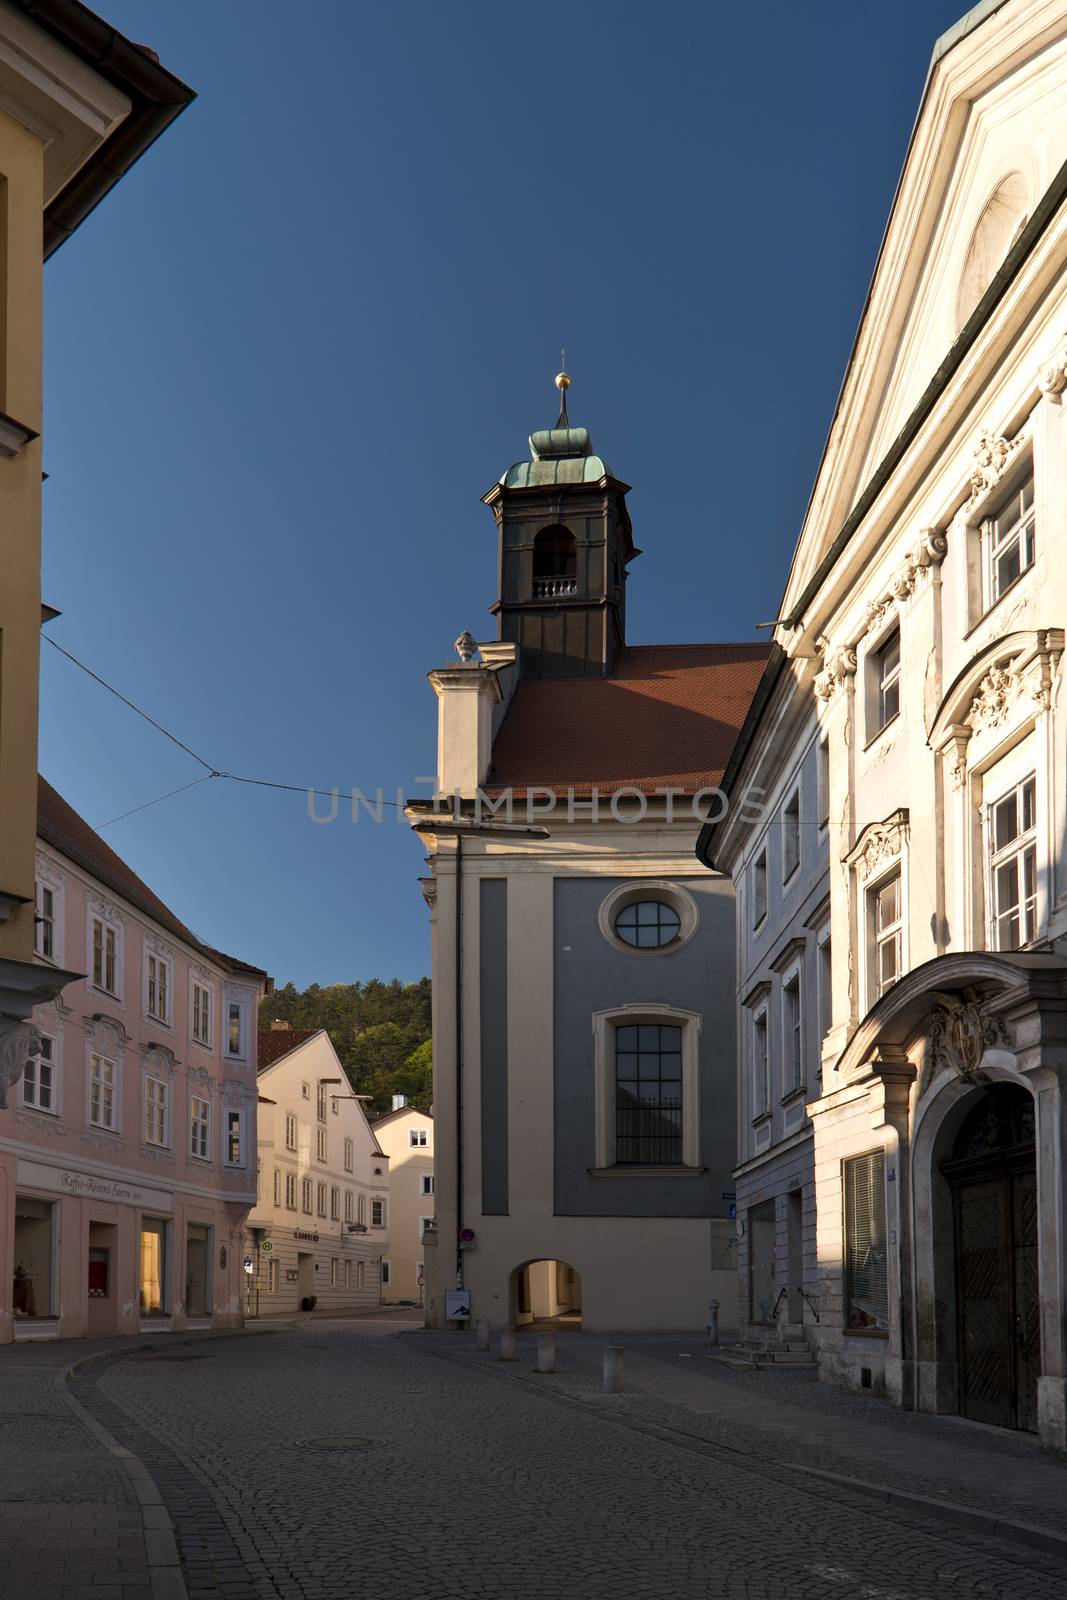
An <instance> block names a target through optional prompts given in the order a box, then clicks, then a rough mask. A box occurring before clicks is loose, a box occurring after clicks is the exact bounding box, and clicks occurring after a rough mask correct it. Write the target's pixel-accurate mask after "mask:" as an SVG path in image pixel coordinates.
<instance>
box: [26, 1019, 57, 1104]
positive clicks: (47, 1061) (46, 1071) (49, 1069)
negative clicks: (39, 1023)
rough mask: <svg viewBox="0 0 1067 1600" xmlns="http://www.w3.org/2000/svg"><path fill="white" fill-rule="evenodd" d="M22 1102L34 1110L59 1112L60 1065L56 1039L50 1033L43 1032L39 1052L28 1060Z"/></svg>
mask: <svg viewBox="0 0 1067 1600" xmlns="http://www.w3.org/2000/svg"><path fill="white" fill-rule="evenodd" d="M22 1104H23V1105H24V1106H31V1107H32V1108H33V1110H34V1111H47V1112H49V1113H50V1115H52V1116H53V1117H54V1116H58V1114H59V1065H58V1062H57V1059H56V1041H55V1039H54V1038H53V1036H52V1035H51V1034H50V1033H42V1035H41V1048H40V1051H39V1053H38V1054H37V1055H35V1056H29V1057H28V1058H27V1060H26V1066H25V1068H24V1070H23V1074H22Z"/></svg>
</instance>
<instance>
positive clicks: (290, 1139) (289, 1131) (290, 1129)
mask: <svg viewBox="0 0 1067 1600" xmlns="http://www.w3.org/2000/svg"><path fill="white" fill-rule="evenodd" d="M285 1148H286V1149H287V1150H295V1149H296V1118H295V1117H294V1116H293V1115H292V1113H291V1112H287V1113H286V1118H285Z"/></svg>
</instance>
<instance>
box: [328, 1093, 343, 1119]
mask: <svg viewBox="0 0 1067 1600" xmlns="http://www.w3.org/2000/svg"><path fill="white" fill-rule="evenodd" d="M330 1110H331V1111H332V1112H333V1114H334V1116H335V1117H339V1116H340V1115H341V1097H340V1095H337V1094H332V1095H331V1096H330Z"/></svg>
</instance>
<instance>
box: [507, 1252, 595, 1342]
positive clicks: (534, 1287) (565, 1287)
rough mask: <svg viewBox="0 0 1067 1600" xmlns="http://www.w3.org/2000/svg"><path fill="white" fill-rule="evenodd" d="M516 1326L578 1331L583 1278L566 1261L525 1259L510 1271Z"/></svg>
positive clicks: (580, 1317) (580, 1320) (551, 1330)
mask: <svg viewBox="0 0 1067 1600" xmlns="http://www.w3.org/2000/svg"><path fill="white" fill-rule="evenodd" d="M510 1294H511V1311H512V1321H513V1323H514V1325H515V1327H516V1328H526V1329H530V1330H533V1331H535V1332H536V1331H538V1330H544V1331H546V1332H567V1331H568V1330H570V1331H573V1332H577V1331H578V1330H579V1329H580V1328H581V1326H582V1280H581V1278H580V1276H579V1274H578V1272H577V1271H576V1269H575V1268H574V1267H572V1266H571V1265H570V1264H569V1262H566V1261H555V1260H547V1259H546V1260H541V1261H524V1262H523V1263H522V1265H521V1266H518V1267H516V1268H515V1270H514V1272H513V1273H512V1274H511V1285H510Z"/></svg>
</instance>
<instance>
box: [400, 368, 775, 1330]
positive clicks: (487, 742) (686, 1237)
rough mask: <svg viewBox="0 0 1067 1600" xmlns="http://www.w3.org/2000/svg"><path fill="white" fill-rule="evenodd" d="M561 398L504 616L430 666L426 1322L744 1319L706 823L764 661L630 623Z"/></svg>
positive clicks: (612, 526) (525, 502) (423, 809)
mask: <svg viewBox="0 0 1067 1600" xmlns="http://www.w3.org/2000/svg"><path fill="white" fill-rule="evenodd" d="M557 383H558V385H559V387H560V388H561V390H562V392H563V396H564V405H563V409H562V412H561V415H560V418H559V421H558V423H557V425H556V427H555V428H550V429H545V430H543V431H541V432H538V433H535V434H534V435H533V436H532V437H531V440H530V455H529V458H528V459H526V460H524V461H521V462H519V463H517V464H515V465H514V466H512V467H511V468H510V469H509V470H508V471H507V472H506V473H505V474H504V475H503V477H502V478H501V479H500V481H499V482H498V483H497V484H495V485H494V486H493V488H492V489H491V490H490V491H489V493H488V494H487V495H486V496H485V502H486V504H487V505H488V506H489V507H490V508H491V510H492V511H493V514H494V517H495V519H496V525H497V533H498V543H499V565H498V571H499V575H500V577H499V592H498V596H497V600H496V603H495V605H494V606H493V608H492V609H493V611H494V613H495V615H496V618H497V638H496V639H495V640H492V641H487V642H484V643H482V644H480V645H479V644H476V642H475V640H474V639H473V638H472V637H471V636H470V635H469V634H464V635H462V636H461V638H460V639H459V640H458V641H457V653H458V655H459V660H458V661H457V662H454V663H453V664H451V665H449V666H445V667H441V668H440V669H438V670H436V671H433V672H431V673H430V674H429V678H430V683H431V685H432V687H433V690H434V693H435V695H436V697H437V705H438V758H437V794H436V797H435V799H434V800H432V801H428V802H426V803H425V804H420V805H412V806H410V807H409V812H408V815H409V817H410V819H411V821H412V823H413V826H414V827H415V828H416V830H417V831H418V833H419V834H420V836H421V838H422V840H423V841H424V844H425V847H426V849H427V851H428V861H429V867H430V874H429V876H428V877H427V878H426V879H424V880H423V889H424V892H425V895H426V899H427V902H428V904H429V907H430V911H431V921H432V929H433V1005H434V1017H433V1032H434V1135H435V1144H436V1154H435V1172H434V1187H435V1196H434V1198H435V1211H436V1227H435V1228H430V1229H427V1230H426V1232H425V1233H424V1238H423V1253H424V1258H425V1274H426V1317H427V1321H428V1323H429V1324H430V1325H433V1326H445V1325H448V1324H449V1322H450V1321H454V1320H455V1317H454V1316H450V1313H455V1312H456V1311H457V1310H459V1309H460V1308H459V1307H458V1306H457V1304H456V1301H455V1299H454V1298H453V1296H454V1295H455V1293H456V1291H457V1290H459V1289H461V1290H463V1291H464V1292H465V1293H466V1294H467V1295H469V1315H470V1317H471V1318H473V1319H478V1318H482V1317H484V1318H487V1319H488V1320H489V1322H490V1324H491V1325H492V1326H494V1327H502V1326H507V1325H517V1326H520V1327H521V1326H523V1325H529V1324H531V1323H535V1322H537V1323H540V1322H542V1321H545V1320H547V1321H548V1322H549V1323H550V1324H551V1325H552V1326H558V1327H567V1326H575V1325H577V1324H578V1323H579V1322H581V1324H582V1325H583V1326H585V1327H587V1328H598V1329H609V1328H612V1329H614V1328H653V1327H659V1328H689V1329H691V1328H700V1327H703V1326H704V1324H705V1323H706V1321H707V1317H708V1306H709V1301H711V1300H713V1299H714V1300H717V1301H718V1302H719V1304H720V1315H721V1317H722V1320H723V1323H724V1325H726V1326H730V1325H736V1318H737V1308H736V1270H735V1231H734V1224H733V1221H732V1219H731V1209H732V1205H733V1193H732V1190H733V1180H732V1177H731V1172H732V1168H733V1164H734V1145H735V1099H734V1069H733V1060H734V1007H733V993H734V932H733V922H734V914H733V903H732V902H733V890H732V886H731V883H730V880H729V879H728V878H727V877H723V876H721V875H709V874H708V873H707V872H706V871H705V870H704V869H703V868H702V867H700V866H699V865H698V864H697V863H696V862H695V861H694V858H693V844H694V841H695V838H696V835H697V832H698V829H699V818H700V817H701V816H702V815H703V813H704V810H705V809H706V805H707V800H708V797H709V795H710V794H711V793H712V792H713V790H714V786H715V785H716V784H717V782H718V780H719V777H720V776H721V773H722V768H723V765H724V763H725V760H726V757H727V754H728V752H729V749H730V747H731V746H732V744H733V741H734V739H735V737H736V734H737V730H738V729H739V727H740V725H741V722H742V720H743V718H744V715H745V712H746V710H747V708H748V703H749V699H750V697H751V693H752V689H753V687H754V685H755V683H756V681H757V679H758V677H759V674H760V672H761V670H762V668H763V665H764V663H765V661H766V658H767V650H766V648H765V647H763V646H760V645H651V646H633V645H630V644H629V643H628V642H627V638H626V585H627V582H628V568H629V564H630V563H631V562H632V561H633V560H634V558H635V557H636V556H637V555H638V554H639V551H638V550H637V548H636V546H635V544H634V540H633V532H632V529H631V524H630V518H629V514H628V512H627V508H626V493H627V486H626V484H624V483H623V482H622V481H621V480H620V479H618V478H617V477H616V476H615V475H614V474H613V472H612V471H611V469H610V467H608V466H607V464H606V463H605V462H604V461H603V460H602V459H601V458H600V457H599V456H597V455H595V454H594V452H593V448H592V444H591V442H590V440H589V436H588V434H587V433H586V431H585V430H584V429H583V428H577V427H573V426H571V424H570V422H569V419H568V416H567V410H566V389H567V387H568V386H569V379H567V378H566V375H565V374H561V375H560V377H559V379H558V380H557Z"/></svg>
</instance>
